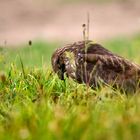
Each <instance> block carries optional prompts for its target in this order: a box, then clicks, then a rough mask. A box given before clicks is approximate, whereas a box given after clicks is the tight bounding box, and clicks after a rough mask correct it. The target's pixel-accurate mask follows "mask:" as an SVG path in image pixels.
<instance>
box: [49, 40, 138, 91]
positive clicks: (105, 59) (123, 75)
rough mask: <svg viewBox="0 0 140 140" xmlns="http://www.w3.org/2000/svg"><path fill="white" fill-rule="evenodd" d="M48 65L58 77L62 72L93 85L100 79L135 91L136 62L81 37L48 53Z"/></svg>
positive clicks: (95, 85) (97, 83) (80, 81)
mask: <svg viewBox="0 0 140 140" xmlns="http://www.w3.org/2000/svg"><path fill="white" fill-rule="evenodd" d="M52 67H53V70H54V72H56V73H57V74H58V76H59V78H60V79H61V80H64V73H66V75H67V76H68V77H71V78H72V79H74V80H75V81H77V82H78V83H86V84H89V85H90V86H91V87H92V88H96V87H98V86H99V85H100V83H103V84H107V85H111V86H113V87H115V88H117V87H118V88H120V89H124V90H125V91H128V92H131V91H135V90H136V88H137V86H138V82H139V77H140V66H139V65H137V64H135V63H132V62H130V61H129V60H127V59H125V58H123V57H121V56H118V55H116V54H114V53H112V52H111V51H109V50H107V49H105V48H104V47H102V46H101V45H100V44H96V43H93V42H92V41H86V42H85V41H81V42H76V43H73V44H70V45H67V46H65V47H63V48H59V49H57V50H56V51H55V52H54V54H53V55H52Z"/></svg>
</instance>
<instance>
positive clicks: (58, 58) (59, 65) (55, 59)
mask: <svg viewBox="0 0 140 140" xmlns="http://www.w3.org/2000/svg"><path fill="white" fill-rule="evenodd" d="M51 62H52V68H53V70H54V72H55V73H57V75H58V77H59V78H60V79H61V80H64V73H65V71H66V70H65V64H64V59H63V51H62V50H61V49H57V50H56V51H55V52H54V53H53V55H52V58H51Z"/></svg>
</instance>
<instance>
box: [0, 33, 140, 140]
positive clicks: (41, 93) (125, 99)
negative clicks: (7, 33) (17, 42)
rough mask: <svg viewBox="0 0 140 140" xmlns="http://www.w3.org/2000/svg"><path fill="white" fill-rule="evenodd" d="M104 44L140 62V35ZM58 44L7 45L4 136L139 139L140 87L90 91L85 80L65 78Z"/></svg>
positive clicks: (0, 123)
mask: <svg viewBox="0 0 140 140" xmlns="http://www.w3.org/2000/svg"><path fill="white" fill-rule="evenodd" d="M102 44H103V45H104V46H106V47H107V48H108V49H110V50H112V51H113V52H115V53H118V54H119V55H122V56H124V57H127V58H129V59H131V60H133V61H135V62H137V63H140V55H139V52H140V48H139V46H140V35H137V36H135V37H132V38H121V39H113V40H111V41H106V42H103V43H102ZM57 46H59V45H57V44H55V43H45V42H36V43H33V46H32V47H30V48H29V46H28V45H27V47H25V48H20V49H14V50H12V49H6V48H4V49H1V55H0V56H1V59H0V63H1V74H0V139H1V140H9V139H10V140H15V139H16V140H18V139H23V140H30V139H33V140H38V139H39V140H45V139H48V140H55V139H56V140H65V139H66V140H79V139H80V140H93V139H97V140H102V139H104V140H105V139H107V140H108V139H109V140H126V139H127V140H133V139H135V140H138V139H139V137H140V119H139V118H140V108H139V106H140V95H139V94H138V91H137V93H136V94H135V95H131V96H128V95H125V94H124V93H120V92H119V91H113V90H112V89H111V88H109V87H102V88H101V89H97V90H91V89H89V91H88V94H87V92H86V87H85V85H80V84H76V83H75V82H74V81H73V80H72V79H66V81H65V82H64V81H61V80H59V79H58V77H57V75H55V74H54V73H53V72H52V70H51V68H50V56H51V54H52V52H53V50H54V48H56V47H57ZM50 48H51V49H50ZM19 54H20V56H21V59H22V63H23V68H21V64H20V59H19ZM42 58H43V60H42ZM23 69H24V74H23Z"/></svg>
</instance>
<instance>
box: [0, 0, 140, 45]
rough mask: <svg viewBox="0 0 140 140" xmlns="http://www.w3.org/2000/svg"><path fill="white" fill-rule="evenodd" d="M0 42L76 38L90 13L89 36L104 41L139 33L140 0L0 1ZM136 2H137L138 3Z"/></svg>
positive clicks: (12, 42) (78, 36)
mask: <svg viewBox="0 0 140 140" xmlns="http://www.w3.org/2000/svg"><path fill="white" fill-rule="evenodd" d="M0 3H1V4H0V11H1V12H0V44H3V42H5V40H6V42H7V43H8V45H14V44H19V43H23V42H27V41H28V40H33V39H45V40H49V41H53V40H55V41H56V40H58V41H60V40H62V41H68V42H69V41H76V40H81V39H82V27H81V25H82V24H83V23H85V22H86V14H87V12H89V13H90V38H91V39H95V40H103V39H108V38H112V37H115V36H120V35H132V34H135V33H137V32H140V2H138V1H130V2H119V3H116V2H112V3H104V4H97V3H76V4H74V3H73V4H64V5H63V4H62V5H59V4H56V3H55V4H50V3H43V2H41V1H40V2H38V3H37V2H36V3H35V2H33V1H31V0H28V1H27V0H25V1H22V0H14V1H8V0H0ZM138 3H139V4H138Z"/></svg>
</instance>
